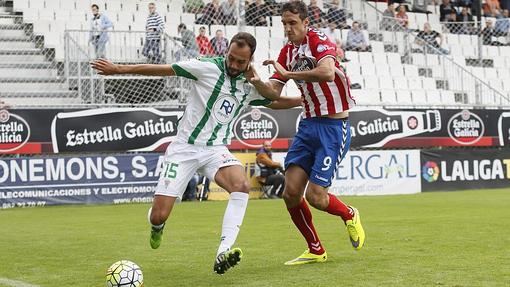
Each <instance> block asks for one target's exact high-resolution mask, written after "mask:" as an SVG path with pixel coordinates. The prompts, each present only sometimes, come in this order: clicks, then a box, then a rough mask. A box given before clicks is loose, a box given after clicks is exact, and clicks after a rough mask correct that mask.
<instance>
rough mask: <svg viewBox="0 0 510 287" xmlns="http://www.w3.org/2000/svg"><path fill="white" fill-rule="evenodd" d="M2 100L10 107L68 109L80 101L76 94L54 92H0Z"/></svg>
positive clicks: (80, 102)
mask: <svg viewBox="0 0 510 287" xmlns="http://www.w3.org/2000/svg"><path fill="white" fill-rule="evenodd" d="M0 97H1V98H2V100H3V101H4V102H5V103H6V104H7V105H9V106H10V107H37V106H40V107H51V108H56V107H59V106H62V107H69V106H70V105H80V104H82V100H81V99H80V98H79V97H78V93H77V92H68V91H55V92H52V93H46V92H45V93H41V92H36V91H34V92H17V93H11V92H9V93H3V92H0Z"/></svg>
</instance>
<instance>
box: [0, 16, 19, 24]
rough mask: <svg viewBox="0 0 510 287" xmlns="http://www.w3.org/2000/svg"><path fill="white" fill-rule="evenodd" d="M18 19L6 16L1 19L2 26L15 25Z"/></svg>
mask: <svg viewBox="0 0 510 287" xmlns="http://www.w3.org/2000/svg"><path fill="white" fill-rule="evenodd" d="M16 18H18V17H14V16H5V15H4V16H2V17H0V25H14V23H15V20H16Z"/></svg>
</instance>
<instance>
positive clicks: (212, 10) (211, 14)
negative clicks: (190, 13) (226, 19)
mask: <svg viewBox="0 0 510 287" xmlns="http://www.w3.org/2000/svg"><path fill="white" fill-rule="evenodd" d="M220 18H221V11H220V2H219V0H212V1H211V2H210V3H208V4H207V5H205V8H204V10H203V11H202V16H201V17H200V18H198V19H197V20H196V21H195V24H204V25H216V24H219V23H220Z"/></svg>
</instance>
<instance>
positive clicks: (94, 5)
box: [90, 4, 99, 10]
mask: <svg viewBox="0 0 510 287" xmlns="http://www.w3.org/2000/svg"><path fill="white" fill-rule="evenodd" d="M94 7H96V9H97V10H99V6H97V4H92V6H90V8H94Z"/></svg>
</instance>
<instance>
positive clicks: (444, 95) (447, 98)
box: [441, 91, 456, 105]
mask: <svg viewBox="0 0 510 287" xmlns="http://www.w3.org/2000/svg"><path fill="white" fill-rule="evenodd" d="M441 100H442V102H443V104H445V105H451V104H456V102H455V94H454V93H453V92H452V91H441Z"/></svg>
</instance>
